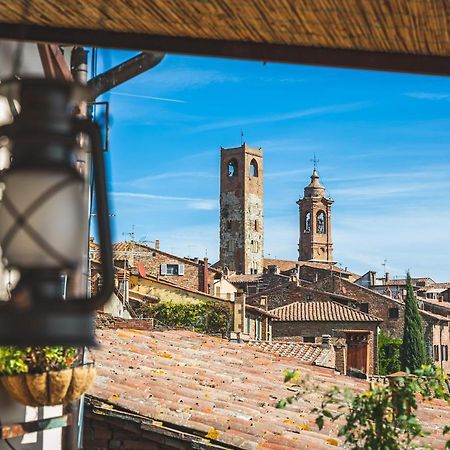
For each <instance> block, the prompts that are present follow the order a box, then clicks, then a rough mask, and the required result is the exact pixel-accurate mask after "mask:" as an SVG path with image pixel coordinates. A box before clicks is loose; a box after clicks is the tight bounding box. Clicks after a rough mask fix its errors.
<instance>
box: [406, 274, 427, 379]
mask: <svg viewBox="0 0 450 450" xmlns="http://www.w3.org/2000/svg"><path fill="white" fill-rule="evenodd" d="M406 289H407V293H406V299H405V328H404V330H403V344H402V347H401V352H400V362H401V368H402V370H407V369H409V370H410V371H415V370H417V369H419V368H420V367H421V366H422V365H424V364H426V362H427V357H426V351H425V339H424V336H423V326H422V320H421V318H420V314H419V308H418V307H417V300H416V297H415V295H414V291H413V287H412V283H411V276H410V274H409V272H408V274H407V281H406Z"/></svg>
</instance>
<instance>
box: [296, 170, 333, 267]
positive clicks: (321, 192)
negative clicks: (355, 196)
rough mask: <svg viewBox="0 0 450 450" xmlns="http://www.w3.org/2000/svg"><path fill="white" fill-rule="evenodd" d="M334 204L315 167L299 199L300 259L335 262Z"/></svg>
mask: <svg viewBox="0 0 450 450" xmlns="http://www.w3.org/2000/svg"><path fill="white" fill-rule="evenodd" d="M332 204H333V200H331V198H328V197H327V193H326V191H325V188H324V187H323V186H322V185H321V184H320V180H319V174H318V173H317V169H316V167H314V170H313V173H312V175H311V183H309V184H308V186H306V187H305V191H304V195H303V198H300V199H299V200H298V201H297V205H298V206H299V217H300V237H299V242H298V253H299V257H298V259H299V261H318V262H333V242H332V239H331V205H332Z"/></svg>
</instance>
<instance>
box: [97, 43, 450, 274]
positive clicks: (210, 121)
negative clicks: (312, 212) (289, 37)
mask: <svg viewBox="0 0 450 450" xmlns="http://www.w3.org/2000/svg"><path fill="white" fill-rule="evenodd" d="M132 55H133V53H130V52H117V51H108V50H102V51H100V53H99V66H98V70H99V71H101V70H102V69H103V67H110V66H111V65H112V64H116V63H119V62H120V61H122V60H124V59H126V58H128V57H130V56H132ZM103 99H107V100H109V101H110V102H111V115H112V127H111V134H110V139H111V142H110V152H109V154H108V164H109V166H110V186H109V189H110V192H111V202H112V209H113V212H114V214H115V217H114V218H113V219H114V229H115V232H114V238H115V240H121V239H125V238H128V236H127V235H126V233H129V232H131V231H132V229H133V225H134V231H135V237H136V239H137V240H139V239H144V240H148V241H153V240H155V239H160V241H161V247H162V249H164V250H166V251H170V252H175V253H177V254H180V255H184V256H202V257H203V256H204V255H205V252H207V254H208V256H209V257H210V259H211V260H213V261H215V260H216V259H217V256H218V244H219V230H218V222H219V210H218V198H219V149H220V146H224V147H228V146H230V147H231V146H237V145H239V143H240V130H241V129H242V130H243V132H244V140H245V141H246V142H247V143H248V144H249V145H252V146H262V147H263V152H264V172H265V177H264V204H265V208H264V215H265V254H266V255H267V256H270V257H277V258H289V259H297V241H298V210H297V205H296V204H295V202H296V201H297V200H298V198H299V196H300V195H301V193H302V192H303V187H304V186H305V185H306V184H307V183H308V182H309V176H310V174H311V170H312V163H311V159H312V158H313V156H314V153H316V155H317V157H318V158H319V160H320V162H319V165H318V167H319V174H320V176H321V179H322V181H323V183H324V185H325V186H326V188H327V189H328V192H329V194H330V195H331V197H332V198H333V199H334V200H335V203H334V206H333V219H332V220H333V230H332V232H333V241H334V249H335V250H334V254H335V260H336V261H338V262H339V263H340V264H342V266H343V267H345V266H347V267H348V268H349V269H350V270H353V271H356V272H358V273H364V272H366V271H367V270H377V271H378V272H381V271H382V270H383V267H382V263H383V261H384V260H385V259H386V260H387V270H389V271H390V272H391V274H392V275H394V276H395V275H397V276H403V275H404V273H405V271H406V270H407V269H410V270H411V273H412V275H414V276H419V275H420V276H425V275H427V276H431V277H432V278H434V279H435V280H437V281H445V280H450V260H449V258H448V256H447V255H448V252H449V249H450V208H449V206H450V177H449V176H448V174H449V172H450V148H449V145H450V144H449V142H450V113H449V112H450V109H449V108H450V79H445V78H440V77H426V76H416V75H404V74H389V73H381V72H367V71H356V70H354V71H353V70H341V69H330V68H318V67H306V66H299V65H287V64H272V63H268V64H262V63H258V62H246V61H237V60H223V59H213V58H197V57H185V56H175V55H169V56H167V57H166V58H165V59H164V60H163V62H162V63H161V64H160V65H159V66H157V67H156V68H154V69H152V70H150V71H148V72H147V73H145V74H143V75H140V76H139V77H137V78H135V79H133V80H131V81H129V82H127V83H126V84H124V85H122V86H119V87H117V88H116V89H114V90H113V91H111V92H110V93H108V94H107V95H105V96H104V97H103ZM124 233H125V234H124Z"/></svg>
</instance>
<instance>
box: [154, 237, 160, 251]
mask: <svg viewBox="0 0 450 450" xmlns="http://www.w3.org/2000/svg"><path fill="white" fill-rule="evenodd" d="M159 246H160V242H159V239H156V241H155V249H156V250H159Z"/></svg>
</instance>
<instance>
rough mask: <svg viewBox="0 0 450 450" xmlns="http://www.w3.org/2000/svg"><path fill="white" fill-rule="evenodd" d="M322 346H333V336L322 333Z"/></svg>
mask: <svg viewBox="0 0 450 450" xmlns="http://www.w3.org/2000/svg"><path fill="white" fill-rule="evenodd" d="M322 347H323V348H330V347H331V336H330V335H329V334H322Z"/></svg>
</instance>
